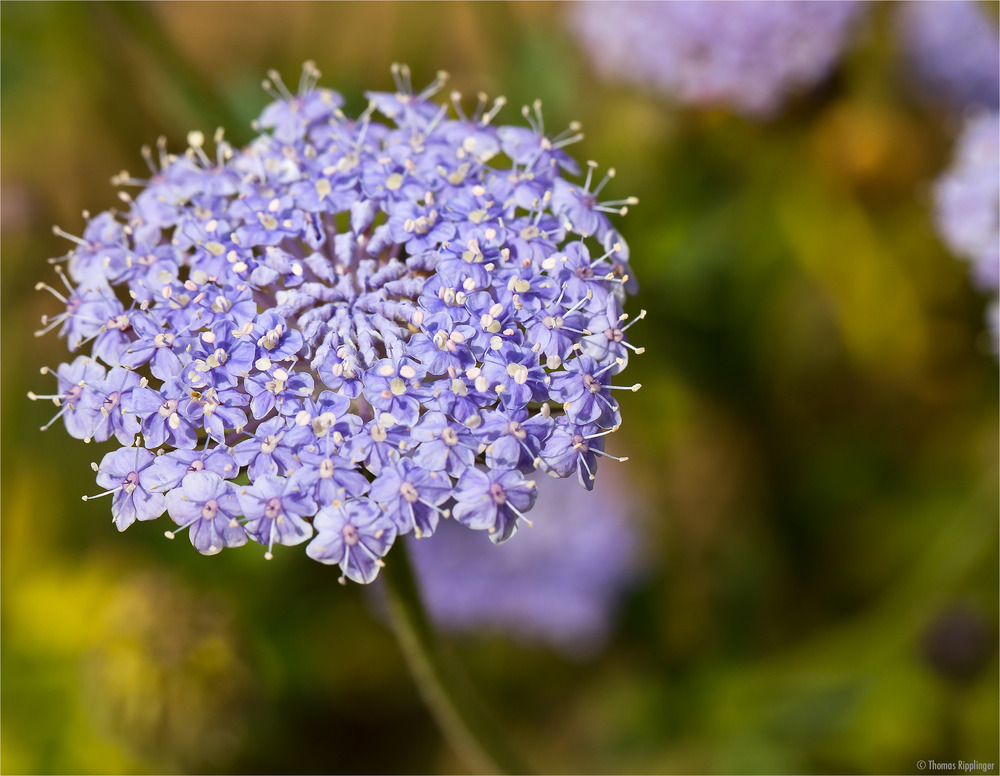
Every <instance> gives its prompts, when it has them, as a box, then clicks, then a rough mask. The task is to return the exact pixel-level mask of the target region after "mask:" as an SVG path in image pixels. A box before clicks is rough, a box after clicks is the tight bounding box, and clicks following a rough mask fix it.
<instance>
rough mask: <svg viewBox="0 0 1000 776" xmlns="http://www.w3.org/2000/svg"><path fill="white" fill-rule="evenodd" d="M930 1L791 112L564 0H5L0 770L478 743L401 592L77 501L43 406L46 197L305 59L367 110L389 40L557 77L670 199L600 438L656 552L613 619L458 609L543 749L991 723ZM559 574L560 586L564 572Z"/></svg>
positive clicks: (800, 767)
mask: <svg viewBox="0 0 1000 776" xmlns="http://www.w3.org/2000/svg"><path fill="white" fill-rule="evenodd" d="M902 5H903V4H901V3H896V4H876V5H873V6H872V7H871V8H869V9H867V10H866V12H865V14H864V16H863V18H860V19H859V21H858V23H857V24H856V25H855V26H854V28H853V30H852V32H851V36H850V39H849V40H848V42H847V44H846V49H845V51H844V53H843V55H842V56H841V57H840V58H839V59H838V61H837V63H836V64H835V65H834V66H833V69H832V71H831V73H830V74H829V76H827V77H826V78H825V79H823V80H822V81H821V82H820V83H818V84H817V85H816V86H815V87H813V88H811V89H809V90H808V91H806V92H803V93H800V94H797V95H793V96H792V98H791V99H790V101H789V102H788V103H787V104H786V105H784V106H783V108H782V110H781V111H780V112H779V113H778V114H777V115H775V116H772V117H769V118H768V119H767V120H761V119H757V118H753V117H749V118H745V117H741V116H740V115H738V114H737V113H734V112H730V111H727V110H725V109H724V108H708V109H704V108H700V109H689V108H685V107H684V106H682V105H679V104H676V103H674V102H672V101H671V100H670V99H668V98H666V97H664V96H663V95H661V94H658V93H656V92H655V91H652V90H647V89H644V88H642V87H641V86H633V85H629V84H627V83H617V82H605V81H603V80H601V79H599V78H598V76H597V71H596V69H595V68H594V67H593V66H592V65H591V64H590V63H589V62H588V59H587V56H586V53H585V51H584V49H583V48H581V47H580V45H579V43H578V41H577V39H576V38H575V37H574V35H573V33H572V31H571V29H570V26H569V25H568V23H567V17H568V16H569V14H570V10H571V6H569V5H566V4H554V5H553V4H547V3H482V4H478V3H477V4H473V3H464V2H456V3H446V4H426V3H419V2H413V3H389V2H387V3H375V4H370V5H369V4H365V5H360V4H352V3H335V4H334V3H331V4H325V3H322V4H321V3H315V4H314V3H297V2H288V3H269V2H261V3H247V4H235V3H214V2H204V3H169V4H160V3H151V4H145V5H138V6H133V5H128V4H101V3H46V2H36V3H5V4H4V5H3V9H2V16H0V33H2V54H0V57H2V61H0V65H2V67H0V86H2V91H3V103H2V124H3V135H2V241H3V282H2V349H3V360H2V370H3V374H2V444H3V457H2V479H3V488H2V496H0V499H2V513H3V523H2V571H0V582H2V620H0V621H2V629H3V640H2V647H0V653H2V701H3V703H2V710H0V711H2V718H0V722H2V750H0V755H2V769H3V771H4V772H5V773H68V772H69V773H175V772H203V773H215V772H218V773H273V772H281V773H339V772H343V773H397V772H403V773H425V772H426V773H430V772H444V773H450V772H461V771H463V770H464V768H465V766H464V765H463V764H462V763H461V762H460V761H459V760H457V759H456V757H455V755H454V754H453V753H452V751H451V750H450V749H449V748H448V746H447V745H446V743H445V742H444V741H443V739H442V738H441V736H440V734H439V733H438V731H437V729H436V727H435V725H434V723H433V721H432V720H431V718H430V716H429V714H428V713H427V711H426V710H425V708H424V706H423V705H422V704H421V702H420V699H419V697H418V695H417V693H416V690H415V689H414V686H413V684H412V682H411V680H410V678H409V676H408V674H407V671H406V668H405V665H404V662H403V660H402V657H401V655H400V652H399V650H398V648H397V646H396V643H395V641H394V639H393V636H392V634H391V632H390V630H389V629H388V627H387V626H386V624H385V622H384V619H383V618H382V616H381V614H380V608H379V606H378V603H377V591H374V593H373V591H372V590H366V589H362V588H361V587H359V586H350V587H346V588H344V587H341V586H340V585H338V584H336V577H337V575H338V572H337V571H336V570H335V569H330V568H327V567H324V566H321V565H319V564H317V563H314V562H311V561H310V560H308V559H307V558H306V557H305V555H304V554H303V553H301V552H297V551H294V550H292V551H287V552H282V553H279V554H278V555H277V556H276V557H275V559H274V560H273V561H272V562H270V563H266V562H264V560H263V558H262V553H257V552H254V551H253V550H252V548H245V549H244V550H239V551H231V552H226V553H223V554H222V555H220V556H216V557H202V556H200V555H198V554H197V553H196V552H195V551H194V550H193V549H192V548H191V547H189V546H187V542H186V540H185V541H177V542H169V541H167V540H165V539H164V538H163V534H162V531H163V525H162V524H161V523H162V521H160V522H158V523H155V524H138V525H135V526H134V527H132V528H131V529H130V530H129V531H128V532H126V533H124V534H119V533H118V532H117V531H116V530H115V529H114V527H113V525H112V524H111V521H110V517H109V514H108V512H107V504H106V502H97V503H92V504H84V503H83V502H81V501H80V495H81V494H84V493H94V492H96V490H97V489H96V487H95V485H94V483H93V475H92V472H91V470H90V462H91V461H92V460H95V459H99V458H100V456H101V455H102V454H103V452H104V451H103V450H97V449H93V448H92V447H88V446H86V445H84V444H82V443H79V442H77V441H75V440H71V439H70V438H69V437H68V436H67V435H66V434H65V433H64V431H63V430H62V429H61V428H53V429H52V430H51V431H49V432H47V433H44V434H43V433H39V431H38V428H39V426H41V425H42V424H43V423H45V422H46V421H47V420H48V418H49V417H50V415H51V414H52V413H53V412H54V409H53V408H52V407H51V406H46V405H44V404H43V403H41V402H39V403H36V404H32V403H30V402H29V401H28V400H27V399H26V398H25V395H26V393H27V392H28V391H29V390H36V391H39V392H42V389H44V388H47V387H48V385H49V383H48V382H47V380H48V381H50V380H51V378H44V377H42V376H41V375H39V368H40V367H42V366H44V365H48V366H51V367H55V366H56V365H57V364H58V363H59V362H61V361H64V360H66V353H65V349H64V347H63V343H62V342H61V341H60V340H58V339H57V338H56V337H55V336H54V335H49V336H46V337H44V338H41V339H35V338H33V337H32V336H31V333H32V331H33V330H34V329H35V328H37V327H38V321H39V319H40V317H41V316H42V315H43V314H46V313H49V314H52V313H53V312H55V303H54V301H53V300H52V299H51V298H50V297H49V296H48V295H46V294H40V293H36V292H34V291H33V290H32V288H33V286H34V284H35V283H36V282H37V281H38V280H46V281H51V279H52V278H53V277H54V276H53V274H52V270H51V268H50V267H49V265H48V264H46V259H47V258H49V257H54V256H60V255H62V254H64V253H65V252H66V250H67V249H68V247H69V244H68V243H66V242H65V241H64V240H61V239H60V238H58V237H55V236H54V235H53V234H52V231H51V227H52V225H53V224H58V225H59V226H61V227H63V228H64V229H66V230H67V231H69V232H71V233H75V234H79V233H81V232H82V229H83V223H84V221H83V218H82V216H81V211H83V210H84V209H89V210H90V211H91V212H93V213H97V212H99V211H101V210H103V209H106V208H109V207H113V206H114V204H115V202H116V198H115V191H114V189H113V187H112V186H111V184H110V182H109V181H110V177H111V176H112V175H113V174H115V173H117V172H118V171H119V170H121V169H123V168H124V169H128V170H130V171H131V172H133V173H136V174H143V173H144V171H145V170H144V165H143V162H142V159H141V156H140V154H139V149H140V146H142V145H143V144H152V143H154V142H155V140H156V138H157V136H159V135H161V134H163V135H165V136H166V137H167V138H168V141H169V146H170V147H171V148H172V149H180V148H183V146H184V138H185V136H186V133H187V132H188V131H189V130H192V129H200V130H203V131H204V132H205V134H206V135H207V136H208V135H210V134H211V132H212V130H214V128H215V127H216V126H219V125H225V126H226V129H227V137H228V138H229V139H231V140H232V141H233V142H234V143H245V142H247V141H248V140H249V139H251V138H252V137H253V133H252V130H251V129H250V121H251V120H252V119H253V118H254V117H255V116H256V115H257V114H258V113H259V111H260V110H261V108H262V107H263V106H264V105H265V103H266V101H267V99H268V98H267V97H266V95H265V94H264V93H263V91H262V90H261V88H260V81H261V79H262V78H263V77H264V74H265V72H266V70H267V69H268V68H271V67H274V68H277V69H278V70H279V71H280V72H282V73H283V74H284V75H285V79H286V81H287V82H288V83H289V84H291V85H294V84H295V83H297V81H298V74H299V72H300V68H301V65H302V62H303V61H304V60H306V59H313V60H315V62H316V63H317V65H318V67H319V68H320V70H321V71H322V72H323V78H322V80H321V84H322V85H324V86H328V87H331V88H334V89H337V90H338V91H340V92H341V93H342V94H344V96H345V98H346V100H347V108H348V111H349V112H352V113H355V114H356V113H357V112H360V111H361V110H362V109H363V108H364V105H365V100H364V97H363V92H364V91H365V90H368V89H376V90H389V89H391V88H392V81H391V78H390V75H389V64H390V63H391V62H394V61H401V62H408V63H409V64H410V66H411V68H412V70H413V72H414V82H415V84H416V85H417V87H418V88H419V87H420V86H421V85H422V84H424V83H428V82H430V81H431V80H432V78H433V75H434V73H435V71H437V70H438V69H445V70H448V71H449V72H450V73H451V74H452V84H451V85H452V86H453V87H454V88H456V89H459V90H461V91H463V92H465V93H466V94H468V95H474V94H475V93H476V92H477V91H479V90H485V91H486V92H488V93H489V94H490V95H497V94H504V95H505V96H506V97H507V99H508V108H507V109H505V111H504V113H502V114H501V116H500V119H499V120H500V121H502V122H507V123H519V122H520V116H519V114H518V112H517V111H518V107H519V106H520V105H522V104H526V103H530V102H531V101H532V100H534V99H535V98H541V100H542V102H543V104H544V109H545V116H546V127H547V129H549V131H559V130H560V129H561V128H562V127H564V126H566V125H567V124H568V123H569V122H570V121H581V122H582V123H583V127H584V132H585V134H586V137H585V139H584V140H583V141H582V142H580V143H579V144H577V145H575V146H573V147H571V148H570V149H569V150H570V152H571V153H572V154H573V155H574V156H576V157H577V158H579V159H581V160H582V159H596V160H598V161H600V163H601V164H602V166H606V165H610V166H614V167H616V168H617V177H616V178H615V179H614V180H613V181H612V182H611V183H610V184H609V185H608V187H607V188H606V189H605V194H606V196H608V197H610V198H615V199H617V198H624V197H627V196H631V195H634V196H637V197H638V198H639V200H640V204H639V205H638V206H636V207H634V208H632V209H631V212H630V213H629V215H628V216H627V218H624V219H616V225H618V226H619V228H620V229H621V231H622V232H623V234H624V235H625V237H626V239H627V240H628V241H629V244H630V246H631V255H632V265H633V268H634V271H635V274H636V276H637V277H638V280H639V282H640V286H641V290H640V293H639V295H638V298H636V299H633V300H632V302H630V308H629V309H630V310H631V312H632V313H633V314H635V313H637V312H638V310H639V309H640V308H646V309H647V310H648V316H647V318H646V320H645V321H644V322H642V323H640V324H638V325H637V326H636V327H635V328H633V329H632V330H631V332H630V334H631V336H632V338H633V341H634V342H636V343H638V344H643V345H645V346H646V353H645V354H644V355H642V356H640V357H636V358H634V359H633V361H632V363H631V364H630V367H629V374H631V375H632V378H631V379H634V380H636V381H638V382H641V383H642V384H643V386H644V388H643V390H642V391H641V392H639V393H637V394H626V398H624V399H622V402H621V403H622V405H623V416H624V419H625V422H624V426H623V428H622V430H621V431H620V432H619V434H617V435H616V438H615V444H614V447H613V450H614V451H615V452H617V453H618V454H619V455H623V454H624V455H628V456H630V458H631V460H630V461H628V462H627V463H625V464H621V465H616V464H614V463H613V462H608V465H606V466H605V468H604V469H603V470H602V475H605V474H608V473H609V470H610V467H611V466H612V465H613V466H615V469H614V470H613V471H610V475H611V478H610V479H609V480H608V481H609V482H610V483H611V484H610V485H609V486H607V487H606V488H605V490H604V491H603V492H602V494H601V496H600V498H601V501H600V503H601V504H603V505H604V506H602V509H609V510H612V511H615V512H616V513H617V514H620V515H622V516H623V517H622V519H623V520H624V521H625V523H623V527H622V528H621V529H620V530H621V531H628V532H629V535H631V536H634V537H635V539H634V541H633V544H634V545H635V546H636V548H638V549H635V550H634V551H632V550H630V551H629V552H626V553H625V554H624V556H623V557H626V558H629V559H630V560H629V562H630V563H634V569H633V570H634V573H632V574H628V575H625V576H626V577H627V578H628V582H627V583H625V582H623V581H622V577H621V575H619V577H615V578H614V580H613V582H609V583H608V584H609V585H610V584H613V585H614V586H615V589H614V591H613V595H608V596H606V599H607V600H603V601H602V602H601V604H600V607H601V610H600V617H599V618H598V619H599V620H600V624H599V627H596V626H595V628H596V629H595V632H594V634H592V635H594V639H593V643H592V644H590V645H589V646H588V648H587V649H586V650H573V649H566V648H565V647H566V644H565V643H561V642H559V641H558V640H551V639H549V640H547V639H546V638H545V637H544V634H541V635H540V634H539V633H537V632H529V633H522V632H521V629H519V628H518V619H517V618H518V615H517V613H516V612H515V613H514V615H512V617H513V619H512V620H511V621H510V622H509V623H508V624H507V625H504V624H503V623H500V624H499V625H497V624H494V625H493V626H492V627H487V625H485V624H482V623H475V624H473V625H471V626H469V627H465V628H464V629H462V628H459V629H456V630H449V633H450V634H451V635H449V636H448V641H449V642H450V644H451V646H452V647H453V648H454V649H455V650H456V652H457V654H458V656H459V659H460V660H461V662H462V664H463V665H464V667H465V669H466V671H467V673H468V674H469V676H470V677H471V678H472V680H473V681H474V683H475V684H476V685H477V687H478V689H479V691H480V693H481V695H482V696H483V698H484V699H485V701H486V702H487V703H488V705H489V706H490V707H491V709H492V710H493V712H494V713H495V714H496V716H497V718H498V719H499V720H501V724H502V727H503V728H504V729H505V731H506V732H507V733H508V734H509V736H510V737H511V739H512V740H513V741H514V743H515V744H516V745H517V746H519V747H520V748H521V749H522V750H523V751H524V752H525V753H526V754H527V756H528V758H529V759H530V760H531V761H532V762H533V763H534V764H535V765H536V766H537V767H538V768H539V769H540V770H542V771H544V772H554V773H565V772H584V773H587V772H593V773H602V772H612V773H614V772H624V773H672V772H692V773H715V772H737V773H778V772H817V773H825V772H843V773H854V772H886V773H907V772H913V771H914V770H915V765H916V761H917V760H919V759H931V758H932V759H935V760H938V761H949V760H957V759H965V760H972V759H978V760H980V761H987V762H990V761H993V762H995V761H996V760H997V758H998V741H997V730H998V725H1000V719H998V691H997V686H998V681H1000V675H998V666H997V628H998V624H997V611H998V587H997V579H998V573H1000V568H998V535H997V532H998V520H997V517H998V475H997V472H998V450H997V448H998V433H997V428H998V417H997V412H998V395H997V393H998V391H997V386H998V377H997V363H996V360H995V358H994V356H993V355H992V354H991V352H990V344H989V337H988V335H987V334H986V333H985V324H984V310H985V309H986V306H987V304H988V300H987V299H986V298H985V297H983V296H982V295H980V294H977V293H976V291H975V290H974V289H973V286H972V284H971V282H970V280H969V273H968V267H967V265H966V264H965V263H964V262H962V261H958V260H956V258H954V257H953V256H951V255H950V254H949V252H948V251H947V249H946V248H945V247H943V246H942V244H941V242H940V240H939V238H938V237H937V236H936V232H935V229H934V222H933V217H932V209H933V197H932V185H933V181H934V179H935V178H936V177H937V176H939V175H940V174H941V172H942V171H943V170H945V169H946V168H947V166H948V163H949V160H950V158H951V153H952V148H953V144H954V141H955V138H956V136H957V134H958V132H959V131H960V128H961V123H962V115H961V113H960V112H958V113H956V112H954V111H949V110H946V109H945V108H944V107H943V106H941V105H940V104H937V103H935V102H933V101H929V100H927V99H926V98H925V96H924V95H921V93H920V91H919V89H918V88H915V86H914V84H913V83H911V81H910V79H909V74H910V68H908V67H907V66H906V65H905V62H904V60H903V58H902V57H901V54H900V49H901V44H900V41H899V39H898V35H897V25H896V23H895V21H894V18H893V15H894V14H895V13H897V12H898V8H899V7H901V6H902ZM985 9H986V11H987V13H988V14H990V17H989V18H990V19H991V23H992V24H993V29H994V31H995V25H996V10H997V7H996V5H990V6H986V8H985ZM994 34H995V32H994ZM602 475H599V478H598V479H599V480H600V479H601V476H602ZM609 505H610V506H609ZM584 508H586V507H584ZM532 516H533V517H535V519H536V521H541V520H543V519H544V518H543V516H542V515H538V516H536V515H534V514H533V515H532ZM520 538H521V537H520V536H518V537H515V539H514V540H513V541H515V542H516V541H517V540H518V539H520ZM398 549H399V548H397V550H398ZM503 549H504V548H501V549H500V550H499V551H503ZM558 551H559V548H558V547H557V548H555V549H554V550H553V552H558ZM390 560H391V556H390ZM605 562H608V563H610V562H612V561H610V560H606V559H605V558H602V557H601V555H600V554H598V555H597V556H596V557H593V556H591V557H590V558H589V559H588V560H587V565H584V566H583V567H582V568H581V569H580V570H579V572H578V574H579V575H580V579H585V578H589V576H590V575H591V574H600V573H603V571H602V569H601V568H600V567H601V565H602V563H605ZM614 562H617V561H614ZM510 573H521V572H519V571H513V572H510ZM524 573H530V571H525V572H524ZM500 584H501V585H502V582H501V583H500ZM563 584H567V582H566V580H565V579H564V580H563ZM570 584H571V583H570ZM376 587H377V586H376ZM526 595H527V594H526ZM546 606H548V607H550V610H551V612H552V614H553V618H556V617H557V615H558V614H559V612H560V607H561V603H560V599H559V595H558V591H556V592H555V593H553V594H552V595H551V598H550V600H548V602H547V603H546ZM459 619H460V618H459ZM543 619H544V618H543ZM480 626H482V627H480Z"/></svg>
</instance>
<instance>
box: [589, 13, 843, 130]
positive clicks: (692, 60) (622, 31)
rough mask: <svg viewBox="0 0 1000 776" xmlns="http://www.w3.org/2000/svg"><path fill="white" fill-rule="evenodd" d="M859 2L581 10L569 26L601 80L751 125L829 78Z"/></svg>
mask: <svg viewBox="0 0 1000 776" xmlns="http://www.w3.org/2000/svg"><path fill="white" fill-rule="evenodd" d="M862 8H863V5H862V4H861V3H857V2H825V3H805V2H781V1H778V0H775V2H758V1H756V0H747V1H745V2H739V3H720V2H700V1H692V2H634V1H633V0H627V1H625V2H579V3H575V4H574V5H573V6H572V11H571V14H572V16H571V24H572V26H573V28H574V29H575V31H576V33H577V34H578V36H579V38H580V40H581V42H582V44H583V46H584V48H585V49H586V52H587V54H588V55H589V57H590V59H591V61H592V62H593V63H594V66H595V68H596V69H597V70H598V72H599V73H601V75H603V76H605V77H609V78H616V79H622V80H626V81H630V82H633V83H637V84H640V85H642V86H646V87H650V88H652V89H655V90H657V91H661V92H664V93H666V94H668V95H670V96H672V97H673V98H675V99H677V100H679V101H680V102H682V103H685V104H688V105H694V106H723V107H728V108H730V109H732V110H734V111H736V112H739V113H743V114H746V115H749V116H754V117H758V118H766V117H768V116H771V115H773V114H774V113H775V112H776V111H777V110H778V109H779V108H780V107H781V105H782V103H783V102H784V100H785V98H786V96H787V95H788V94H789V93H792V92H796V91H801V90H804V89H807V88H809V87H811V86H813V85H814V84H816V83H817V82H818V81H820V80H821V79H822V78H823V77H824V76H826V75H827V73H829V71H830V69H831V68H832V67H833V65H834V63H835V62H836V60H837V58H838V57H839V56H840V53H841V51H842V49H843V47H844V45H845V42H846V40H847V36H848V32H849V31H850V29H851V26H852V22H853V21H854V20H855V19H856V17H857V16H858V14H859V13H860V12H861V10H862Z"/></svg>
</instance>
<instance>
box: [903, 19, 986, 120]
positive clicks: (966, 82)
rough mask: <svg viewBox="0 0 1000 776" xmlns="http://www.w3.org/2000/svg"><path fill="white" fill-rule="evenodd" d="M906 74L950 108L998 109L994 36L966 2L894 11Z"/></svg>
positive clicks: (930, 95)
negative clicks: (977, 107) (946, 103)
mask: <svg viewBox="0 0 1000 776" xmlns="http://www.w3.org/2000/svg"><path fill="white" fill-rule="evenodd" d="M896 13H897V14H898V15H897V17H896V24H897V27H898V34H899V38H900V43H901V46H902V48H903V52H904V61H905V64H906V66H907V74H908V75H910V76H912V77H913V78H914V79H915V81H916V83H917V85H919V86H920V87H921V89H922V91H923V93H924V94H925V95H926V96H927V97H928V98H930V99H933V100H944V101H946V102H950V103H952V105H953V106H954V107H956V108H960V109H961V108H966V107H968V106H980V107H982V108H987V109H989V110H996V109H997V107H998V106H1000V65H998V62H1000V36H998V35H997V25H996V22H995V21H994V20H991V19H990V18H989V16H988V15H987V14H986V12H985V10H984V9H983V8H981V7H980V6H979V4H978V3H975V2H973V1H972V0H953V1H952V2H947V3H934V2H907V3H900V4H898V5H897V6H896Z"/></svg>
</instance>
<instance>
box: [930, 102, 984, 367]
mask: <svg viewBox="0 0 1000 776" xmlns="http://www.w3.org/2000/svg"><path fill="white" fill-rule="evenodd" d="M935 204H936V206H937V207H936V212H935V221H936V223H937V228H938V232H939V233H940V235H941V238H942V239H943V241H944V243H945V245H946V246H947V247H948V248H949V249H950V250H951V251H952V252H953V253H954V254H955V255H956V256H958V257H959V258H962V259H965V260H966V261H968V262H970V264H971V265H972V267H971V270H972V279H973V283H974V284H975V285H976V287H977V288H979V289H980V290H982V291H984V292H986V293H988V294H991V295H992V296H993V297H994V298H996V297H997V294H998V292H1000V115H998V114H997V113H989V114H982V115H979V116H976V117H974V118H972V119H970V121H969V122H968V124H967V125H966V127H965V130H964V132H963V133H962V136H961V137H960V138H959V140H958V144H957V147H956V149H955V154H954V159H953V161H952V164H951V167H949V169H948V170H947V171H946V172H945V173H944V175H942V176H941V177H940V178H939V179H938V182H937V185H936V187H935ZM990 328H991V330H993V331H995V328H994V327H992V326H991V327H990ZM993 343H994V349H995V350H996V349H998V341H997V340H996V339H995V338H994V340H993Z"/></svg>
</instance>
